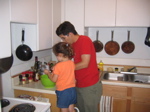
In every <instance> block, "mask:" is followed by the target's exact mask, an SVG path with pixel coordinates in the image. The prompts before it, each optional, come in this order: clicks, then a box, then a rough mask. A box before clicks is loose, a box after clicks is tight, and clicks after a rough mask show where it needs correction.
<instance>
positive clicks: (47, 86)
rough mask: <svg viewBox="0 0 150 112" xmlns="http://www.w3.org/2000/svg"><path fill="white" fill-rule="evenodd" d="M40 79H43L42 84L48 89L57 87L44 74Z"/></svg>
mask: <svg viewBox="0 0 150 112" xmlns="http://www.w3.org/2000/svg"><path fill="white" fill-rule="evenodd" d="M40 79H41V83H42V85H43V86H44V87H46V88H52V87H54V86H55V83H54V82H52V81H51V80H50V79H49V78H48V75H46V74H44V75H41V76H40Z"/></svg>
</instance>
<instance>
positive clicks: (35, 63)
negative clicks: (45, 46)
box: [33, 56, 39, 82]
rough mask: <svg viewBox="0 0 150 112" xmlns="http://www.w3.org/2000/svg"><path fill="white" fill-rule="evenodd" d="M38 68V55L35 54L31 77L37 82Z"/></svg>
mask: <svg viewBox="0 0 150 112" xmlns="http://www.w3.org/2000/svg"><path fill="white" fill-rule="evenodd" d="M38 70H39V61H38V57H37V56H35V62H34V79H33V80H34V81H35V82H37V81H38V80H39V75H38Z"/></svg>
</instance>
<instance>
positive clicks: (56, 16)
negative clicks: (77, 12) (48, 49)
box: [52, 0, 61, 45]
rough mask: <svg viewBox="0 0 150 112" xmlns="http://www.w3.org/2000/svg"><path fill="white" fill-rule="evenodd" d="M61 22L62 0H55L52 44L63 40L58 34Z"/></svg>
mask: <svg viewBox="0 0 150 112" xmlns="http://www.w3.org/2000/svg"><path fill="white" fill-rule="evenodd" d="M56 12H57V13H56ZM60 23H61V0H53V30H52V34H53V35H52V45H54V44H56V43H58V42H60V41H61V39H60V38H59V37H58V36H57V35H56V29H57V27H58V26H59V25H60Z"/></svg>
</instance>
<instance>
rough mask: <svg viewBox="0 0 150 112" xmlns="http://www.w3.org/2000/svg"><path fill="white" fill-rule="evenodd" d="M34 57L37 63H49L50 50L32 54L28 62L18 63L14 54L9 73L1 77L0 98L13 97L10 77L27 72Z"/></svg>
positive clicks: (32, 63)
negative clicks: (37, 59) (0, 94)
mask: <svg viewBox="0 0 150 112" xmlns="http://www.w3.org/2000/svg"><path fill="white" fill-rule="evenodd" d="M35 56H38V58H39V61H41V62H49V61H50V60H51V58H52V56H51V50H45V51H39V52H33V57H32V59H31V60H29V61H20V60H19V59H18V58H17V57H16V55H15V53H13V57H14V62H13V65H12V67H11V69H10V70H9V71H7V72H6V73H4V74H2V75H1V84H0V85H1V87H2V96H8V97H14V91H13V89H12V82H11V76H14V75H16V74H18V73H21V72H22V71H26V70H29V69H30V68H31V66H33V65H34V59H35Z"/></svg>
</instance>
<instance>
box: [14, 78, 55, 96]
mask: <svg viewBox="0 0 150 112" xmlns="http://www.w3.org/2000/svg"><path fill="white" fill-rule="evenodd" d="M13 89H18V90H26V91H33V92H41V93H48V94H55V90H56V88H55V87H53V88H45V87H44V86H43V85H42V83H41V81H38V82H31V83H29V84H24V85H13Z"/></svg>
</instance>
